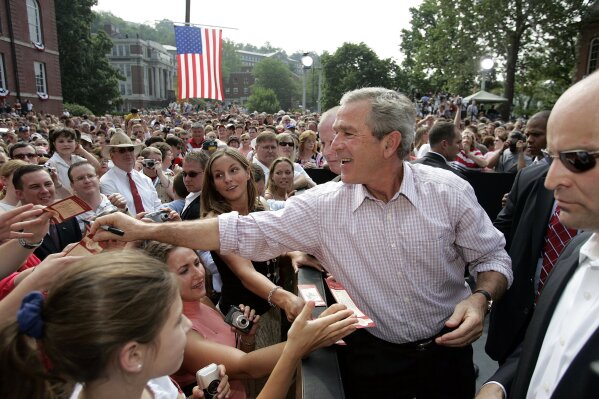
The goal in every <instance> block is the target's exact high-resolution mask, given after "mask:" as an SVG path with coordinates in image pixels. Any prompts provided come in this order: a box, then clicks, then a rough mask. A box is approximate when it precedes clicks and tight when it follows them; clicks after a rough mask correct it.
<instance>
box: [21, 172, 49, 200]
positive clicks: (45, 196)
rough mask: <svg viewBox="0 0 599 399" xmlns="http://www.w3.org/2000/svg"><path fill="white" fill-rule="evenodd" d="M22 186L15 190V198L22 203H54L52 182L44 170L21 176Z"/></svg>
mask: <svg viewBox="0 0 599 399" xmlns="http://www.w3.org/2000/svg"><path fill="white" fill-rule="evenodd" d="M21 182H22V185H23V188H22V189H21V190H16V194H17V198H19V199H20V200H21V202H22V203H23V204H34V205H44V206H47V205H50V204H52V203H54V197H55V193H54V183H53V182H52V178H51V177H50V174H49V173H48V172H46V171H45V170H38V171H36V172H31V173H27V174H25V175H23V176H21Z"/></svg>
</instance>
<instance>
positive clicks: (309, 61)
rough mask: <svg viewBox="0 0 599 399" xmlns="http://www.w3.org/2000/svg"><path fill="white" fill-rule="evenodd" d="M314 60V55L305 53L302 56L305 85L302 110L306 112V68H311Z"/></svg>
mask: <svg viewBox="0 0 599 399" xmlns="http://www.w3.org/2000/svg"><path fill="white" fill-rule="evenodd" d="M313 62H314V60H313V59H312V57H310V55H309V54H308V53H304V55H303V56H302V66H303V68H302V72H303V73H302V77H303V86H304V91H303V95H302V112H304V113H305V112H306V69H310V67H312V63H313Z"/></svg>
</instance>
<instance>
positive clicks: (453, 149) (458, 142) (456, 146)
mask: <svg viewBox="0 0 599 399" xmlns="http://www.w3.org/2000/svg"><path fill="white" fill-rule="evenodd" d="M461 149H462V134H461V133H460V131H459V130H458V129H457V128H456V129H455V132H454V135H453V140H452V141H450V142H448V143H447V150H446V153H445V159H447V160H448V161H455V158H456V157H457V156H458V153H459V152H460V150H461Z"/></svg>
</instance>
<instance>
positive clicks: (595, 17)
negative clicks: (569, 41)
mask: <svg viewBox="0 0 599 399" xmlns="http://www.w3.org/2000/svg"><path fill="white" fill-rule="evenodd" d="M597 69H599V1H595V3H594V4H593V5H591V8H590V9H589V12H588V13H587V15H586V16H585V17H584V18H583V19H582V21H581V29H580V42H579V50H578V65H577V68H576V78H575V80H576V81H579V80H580V79H582V78H584V77H585V76H587V75H589V74H591V73H592V72H593V71H595V70H597Z"/></svg>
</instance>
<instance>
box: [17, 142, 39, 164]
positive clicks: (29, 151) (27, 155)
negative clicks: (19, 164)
mask: <svg viewBox="0 0 599 399" xmlns="http://www.w3.org/2000/svg"><path fill="white" fill-rule="evenodd" d="M12 157H13V159H19V160H21V161H24V162H27V163H29V164H32V165H37V163H38V162H37V161H38V159H39V157H38V155H37V153H36V151H35V149H34V148H33V147H32V146H30V145H28V146H26V147H21V148H15V149H14V151H13V153H12Z"/></svg>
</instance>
